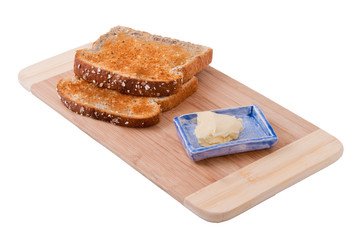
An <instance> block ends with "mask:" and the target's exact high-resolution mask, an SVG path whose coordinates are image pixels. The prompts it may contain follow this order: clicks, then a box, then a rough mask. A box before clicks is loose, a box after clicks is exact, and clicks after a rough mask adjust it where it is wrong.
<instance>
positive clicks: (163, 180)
mask: <svg viewBox="0 0 358 240" xmlns="http://www.w3.org/2000/svg"><path fill="white" fill-rule="evenodd" d="M87 46H88V45H85V46H82V47H87ZM82 47H81V48H82ZM75 50H76V49H73V50H70V51H68V52H66V53H63V54H60V55H58V56H55V57H52V58H50V59H47V60H44V61H42V62H40V63H37V64H34V65H32V66H29V67H27V68H25V69H23V70H22V71H21V72H20V73H19V81H20V83H21V84H22V85H23V86H24V87H25V88H26V89H27V90H29V91H31V92H32V93H33V94H34V95H35V96H36V97H38V98H39V99H41V100H42V101H44V102H45V103H46V104H48V105H49V106H50V107H51V108H53V109H55V110H56V111H57V112H58V113H60V114H61V115H62V116H64V117H65V118H67V119H68V120H69V121H71V122H72V123H73V124H75V125H76V126H77V127H79V128H80V129H82V130H83V131H84V132H86V133H87V134H88V135H89V136H91V137H92V138H93V139H95V140H96V141H98V142H99V143H101V144H102V145H104V146H105V147H106V148H108V149H109V150H110V151H112V152H113V153H115V154H116V155H117V156H118V157H120V158H121V159H123V160H124V161H125V162H127V163H128V164H129V165H131V166H132V167H133V168H135V169H136V170H137V171H138V172H140V173H141V174H143V175H144V176H145V177H147V178H148V179H149V180H151V181H152V182H154V183H155V184H156V185H157V186H159V187H160V188H162V189H163V190H164V191H166V192H167V193H168V194H170V195H171V196H172V197H174V198H175V199H176V200H178V201H179V202H180V203H182V204H183V205H184V206H185V207H187V208H189V209H190V210H191V211H192V212H194V213H195V214H197V215H198V216H200V217H201V218H203V219H205V220H207V221H212V222H221V221H224V220H228V219H230V218H232V217H235V216H237V215H238V214H240V213H242V212H244V211H246V210H247V209H249V208H251V207H253V206H255V205H256V204H258V203H260V202H262V201H264V200H265V199H267V198H269V197H271V196H273V195H275V194H276V193H278V192H280V191H281V190H283V189H285V188H287V187H289V186H291V185H293V184H294V183H296V182H298V181H300V180H302V179H304V178H306V177H308V176H310V175H311V174H313V173H315V172H317V171H319V170H320V169H322V168H324V167H326V166H328V165H330V164H331V163H333V162H335V161H336V160H337V159H338V158H339V157H340V156H341V155H342V153H343V146H342V144H341V143H340V142H339V141H338V140H337V139H336V138H334V137H333V136H331V135H329V134H328V133H326V132H325V131H323V130H321V129H319V128H318V127H316V126H314V125H313V124H311V123H309V122H307V121H306V120H304V119H302V118H301V117H299V116H297V115H295V114H294V113H292V112H290V111H289V110H287V109H285V108H283V107H281V106H280V105H278V104H277V103H274V102H273V101H271V100H270V99H268V98H266V97H264V96H262V95H261V94H259V93H257V92H255V91H254V90H252V89H250V88H248V87H246V86H244V85H243V84H241V83H239V82H237V81H236V80H234V79H232V78H230V77H228V76H226V75H225V74H223V73H221V72H220V71H218V70H216V69H214V68H212V67H207V68H206V69H204V70H203V71H201V72H200V73H199V74H198V75H197V77H198V78H199V90H198V91H197V92H196V93H194V94H193V95H192V96H191V97H189V98H188V99H186V100H185V101H184V102H183V103H182V104H181V105H179V106H178V107H176V108H174V109H172V110H171V111H168V112H165V113H163V114H162V118H161V121H160V123H159V124H158V125H156V126H153V127H150V128H146V129H131V128H125V127H118V126H114V125H111V124H108V123H105V122H101V121H97V120H94V119H90V118H88V117H83V116H80V115H78V114H75V113H73V112H71V111H70V110H68V109H67V108H66V107H65V106H64V105H63V104H62V102H61V101H60V100H59V99H58V97H57V94H56V84H57V82H58V81H59V80H60V79H61V78H63V77H68V76H72V75H73V72H72V71H73V59H74V52H75ZM251 104H256V105H257V106H259V107H260V108H261V109H262V111H263V112H264V114H265V115H266V117H267V119H268V121H269V122H270V123H271V125H272V127H273V129H274V131H275V132H276V134H277V136H278V139H279V140H278V143H277V144H276V145H275V147H273V148H272V149H267V150H260V151H253V152H246V153H240V154H234V155H230V156H223V157H217V158H212V159H206V160H202V161H199V162H193V161H191V160H190V159H189V157H188V156H187V154H186V153H185V151H184V149H183V147H182V145H181V143H180V142H179V139H178V138H177V135H176V130H175V127H174V124H173V118H174V117H176V116H178V115H182V114H186V113H192V112H197V111H204V110H211V109H218V108H228V107H236V106H246V105H251Z"/></svg>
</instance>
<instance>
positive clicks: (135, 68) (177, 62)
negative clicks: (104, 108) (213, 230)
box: [74, 26, 213, 97]
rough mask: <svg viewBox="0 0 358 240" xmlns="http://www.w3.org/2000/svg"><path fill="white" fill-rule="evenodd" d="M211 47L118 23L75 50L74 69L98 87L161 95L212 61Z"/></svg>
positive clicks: (130, 92) (180, 85) (136, 93)
mask: <svg viewBox="0 0 358 240" xmlns="http://www.w3.org/2000/svg"><path fill="white" fill-rule="evenodd" d="M212 54H213V50H212V49H211V48H209V47H205V46H201V45H197V44H192V43H189V42H184V41H179V40H176V39H171V38H167V37H162V36H158V35H152V34H149V33H147V32H142V31H137V30H133V29H131V28H127V27H122V26H117V27H114V28H112V29H111V30H110V31H109V32H108V33H106V34H104V35H102V36H101V37H100V38H99V39H98V40H97V41H96V42H94V43H93V45H92V48H89V49H81V50H78V51H77V52H76V55H75V61H74V73H75V75H77V76H78V77H80V78H82V79H84V80H86V81H87V82H90V83H92V84H94V85H95V86H97V87H99V88H108V89H113V90H117V91H119V92H120V93H124V94H129V95H135V96H146V97H162V96H169V95H172V94H175V93H176V92H178V91H179V90H180V88H181V87H182V86H183V84H184V83H185V82H187V81H188V80H189V79H191V78H192V77H193V76H194V75H195V74H196V73H198V72H199V71H200V70H202V69H203V68H205V67H206V66H208V65H209V64H210V63H211V60H212Z"/></svg>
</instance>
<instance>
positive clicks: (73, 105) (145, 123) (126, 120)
mask: <svg viewBox="0 0 358 240" xmlns="http://www.w3.org/2000/svg"><path fill="white" fill-rule="evenodd" d="M66 81H71V80H69V79H61V80H60V81H59V82H58V84H57V88H56V91H57V94H58V96H59V98H60V100H61V101H62V103H63V104H64V105H65V106H66V107H67V108H68V109H69V110H71V111H73V112H75V113H77V114H80V115H82V116H87V117H91V118H94V119H97V120H101V121H105V122H109V123H112V124H114V125H118V126H125V127H135V128H145V127H150V126H153V125H155V124H157V123H159V121H160V116H161V112H163V111H168V110H170V109H172V108H174V107H176V106H177V105H179V104H180V103H181V102H183V101H184V100H185V99H186V98H187V97H189V96H190V95H192V94H193V93H194V92H195V91H196V90H197V88H198V79H197V78H196V77H193V78H192V79H191V80H189V81H188V82H187V83H186V84H184V86H183V88H182V89H180V91H179V92H178V93H176V94H173V95H171V96H167V97H156V98H150V97H148V98H147V97H139V98H146V99H148V101H151V102H152V104H155V105H156V106H157V107H155V108H154V109H156V110H155V112H154V113H153V112H150V114H148V116H147V117H143V116H141V117H138V116H135V115H133V116H132V117H130V116H128V115H124V114H115V113H114V112H113V111H110V112H109V111H106V110H103V109H99V108H96V107H94V106H88V105H87V104H82V103H81V101H76V100H73V96H72V95H73V94H74V95H78V94H77V93H76V92H71V93H68V92H67V90H66V89H65V87H64V86H65V85H66V84H65V82H66ZM76 81H82V80H78V79H77V80H76ZM83 83H84V84H86V85H85V86H86V88H87V87H91V85H93V84H89V83H87V82H85V81H83ZM98 91H112V90H106V89H100V88H98ZM67 95H70V96H71V97H67ZM115 95H120V94H119V93H116V94H115ZM77 97H78V96H77ZM131 98H133V99H134V98H138V97H135V96H133V97H131ZM145 101H147V100H145Z"/></svg>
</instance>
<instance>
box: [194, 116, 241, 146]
mask: <svg viewBox="0 0 358 240" xmlns="http://www.w3.org/2000/svg"><path fill="white" fill-rule="evenodd" d="M243 129H244V127H243V125H242V119H241V118H240V119H237V118H235V117H234V116H230V115H225V114H216V113H214V112H210V111H206V112H198V113H197V126H196V128H195V136H196V138H197V139H198V141H199V143H200V145H202V146H204V147H207V146H211V145H215V144H219V143H226V142H230V141H231V140H233V139H236V138H238V136H239V133H240V132H241V131H242V130H243Z"/></svg>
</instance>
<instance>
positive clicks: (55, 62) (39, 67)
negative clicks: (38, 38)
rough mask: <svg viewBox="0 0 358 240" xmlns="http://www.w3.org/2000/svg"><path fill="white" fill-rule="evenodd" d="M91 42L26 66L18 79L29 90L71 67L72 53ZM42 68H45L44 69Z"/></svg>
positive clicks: (89, 44) (88, 45) (86, 46)
mask: <svg viewBox="0 0 358 240" xmlns="http://www.w3.org/2000/svg"><path fill="white" fill-rule="evenodd" d="M91 45H92V43H87V44H84V45H82V46H79V47H76V48H74V49H71V50H69V51H66V52H64V53H61V54H59V55H56V56H53V57H50V58H47V59H45V60H42V61H40V62H37V63H35V64H32V65H30V66H28V67H25V68H23V69H22V70H20V71H19V73H18V81H19V83H20V84H21V86H22V87H23V88H25V89H26V90H27V91H30V92H31V86H32V85H34V84H35V83H39V82H41V81H44V80H46V79H49V78H51V77H53V76H56V75H58V74H61V73H63V72H65V71H68V70H70V69H71V67H73V66H72V65H73V61H74V54H75V52H76V51H77V50H78V49H81V48H88V47H90V46H91ZM44 69H47V70H46V71H44Z"/></svg>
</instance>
